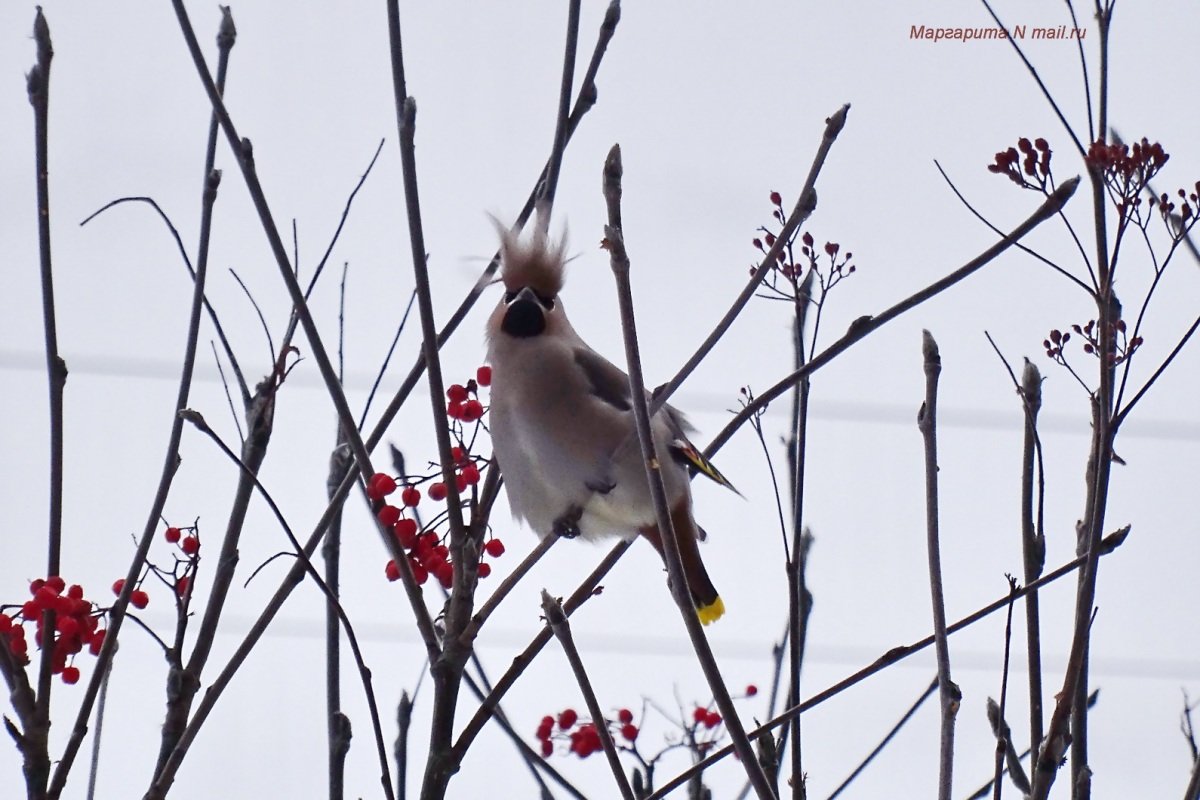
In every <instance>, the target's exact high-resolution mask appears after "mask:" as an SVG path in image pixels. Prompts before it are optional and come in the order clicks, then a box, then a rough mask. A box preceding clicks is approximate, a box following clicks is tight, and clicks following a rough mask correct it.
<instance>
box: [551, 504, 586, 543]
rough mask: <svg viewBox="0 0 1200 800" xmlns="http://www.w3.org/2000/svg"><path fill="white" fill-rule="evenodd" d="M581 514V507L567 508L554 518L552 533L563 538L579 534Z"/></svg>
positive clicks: (571, 537) (572, 537) (570, 537)
mask: <svg viewBox="0 0 1200 800" xmlns="http://www.w3.org/2000/svg"><path fill="white" fill-rule="evenodd" d="M582 516H583V509H582V508H580V507H579V506H571V507H570V508H568V509H567V510H566V513H564V514H563V515H562V516H561V517H559V518H558V519H556V520H554V535H555V536H558V537H560V538H563V539H574V538H575V537H576V536H578V535H579V519H580V517H582Z"/></svg>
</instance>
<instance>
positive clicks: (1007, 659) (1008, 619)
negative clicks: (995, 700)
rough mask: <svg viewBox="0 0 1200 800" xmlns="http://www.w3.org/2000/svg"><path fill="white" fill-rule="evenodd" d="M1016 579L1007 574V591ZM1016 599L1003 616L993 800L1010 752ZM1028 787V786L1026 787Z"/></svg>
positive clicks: (996, 796)
mask: <svg viewBox="0 0 1200 800" xmlns="http://www.w3.org/2000/svg"><path fill="white" fill-rule="evenodd" d="M1016 588H1017V579H1016V578H1014V577H1013V576H1011V575H1009V576H1008V589H1009V592H1014V591H1016ZM1015 603H1016V600H1015V598H1014V600H1013V602H1012V603H1009V604H1008V613H1007V614H1006V615H1005V617H1004V661H1003V664H1002V666H1001V668H1000V704H999V705H998V706H996V717H997V719H998V720H1000V723H1001V724H999V725H993V726H992V730H993V731H994V732H995V734H996V765H995V770H994V772H993V773H992V781H993V785H994V786H995V790H996V791H995V794H994V795H993V800H1000V795H1001V792H1002V784H1001V782H1000V775H1001V774H1002V773H1001V770H1003V768H1004V757H1005V755H1007V754H1008V753H1010V752H1012V751H1013V750H1012V730H1011V729H1010V728H1009V727H1008V723H1006V722H1004V714H1005V712H1006V711H1007V709H1008V666H1009V664H1010V663H1011V656H1012V618H1013V606H1014V605H1015ZM992 705H993V704H992V699H991V698H990V697H989V698H988V713H989V716H990V714H991V710H992ZM1026 788H1027V789H1028V787H1026Z"/></svg>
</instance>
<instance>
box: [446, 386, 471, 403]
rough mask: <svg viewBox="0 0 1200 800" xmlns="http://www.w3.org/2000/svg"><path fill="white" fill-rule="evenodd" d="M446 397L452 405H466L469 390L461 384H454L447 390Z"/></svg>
mask: <svg viewBox="0 0 1200 800" xmlns="http://www.w3.org/2000/svg"><path fill="white" fill-rule="evenodd" d="M446 397H447V398H449V400H450V402H451V403H464V402H466V400H467V388H466V387H465V386H463V385H462V384H460V383H452V384H450V388H448V389H447V390H446Z"/></svg>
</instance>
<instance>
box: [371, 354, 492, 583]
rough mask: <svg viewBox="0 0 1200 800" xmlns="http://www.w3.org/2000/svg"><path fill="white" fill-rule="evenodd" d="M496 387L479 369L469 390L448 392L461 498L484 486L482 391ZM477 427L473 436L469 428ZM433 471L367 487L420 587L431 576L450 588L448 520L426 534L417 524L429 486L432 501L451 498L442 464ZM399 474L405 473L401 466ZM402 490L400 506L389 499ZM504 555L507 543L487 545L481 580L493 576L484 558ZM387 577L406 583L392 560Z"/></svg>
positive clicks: (379, 477)
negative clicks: (478, 444)
mask: <svg viewBox="0 0 1200 800" xmlns="http://www.w3.org/2000/svg"><path fill="white" fill-rule="evenodd" d="M491 383H492V368H491V367H488V366H482V367H479V368H478V369H477V370H476V371H475V377H474V378H472V379H470V380H468V381H467V382H466V383H465V384H463V383H455V384H451V385H450V387H449V388H448V389H446V401H447V404H446V415H447V416H448V417H449V418H450V435H451V436H452V437H454V441H455V442H456V443H455V445H454V446H453V447H451V448H450V458H451V460H452V461H453V464H454V481H455V488H457V490H458V494H459V495H460V496H461V495H462V494H464V493H465V492H467V491H468V490H469V489H470V490H471V491H472V492H473V491H474V489H473V487H474V486H476V485H477V484H478V483H479V480H480V477H481V474H482V472H483V470H484V469H486V468H487V464H488V462H487V459H485V458H482V457H480V456H475V455H472V453H471V449H472V447H473V446H474V443H475V437H476V436H477V435H478V433H479V430H480V428H481V427H482V424H483V423H482V419H483V416H484V414H485V413H487V408H486V407H485V406H484V405H483V403H482V402H481V401H480V400H479V390H480V387H486V386H490V385H491ZM471 423H475V424H474V426H473V427H472V428H471V429H470V435H468V428H467V425H468V424H471ZM429 466H430V469H431V471H430V472H429V474H427V475H409V476H400V477H398V478H393V477H392V476H391V475H387V474H384V473H382V472H378V473H376V474H375V475H373V476H371V479H370V480H369V481H367V497H368V498H370V499H371V501H372V502H374V503H376V504H377V506H376V507H377V510H376V515H377V516H378V518H379V521H380V522H381V523H382V524H384V525H387V526H389V527H391V528H392V529H393V530H394V531H395V534H396V538H397V541H398V542H399V543H400V547H401V548H402V549H403V550H404V551H405V552H406V553H407V555H408V563H409V568H410V569H411V570H412V573H413V577H414V578H416V580H417V583H420V584H423V583H425V581H427V580H428V579H429V576H430V575H432V576H433V577H435V578H437V580H438V582H439V583H441V584H442V586H444V587H446V588H450V586H451V584H452V583H453V582H454V565H453V563H452V562H451V560H450V548H449V547H447V546H446V545H445V544H443V543H442V537H441V536H439V535H438V533H437V530H436V527H437V523H438V522H439V521H440V520H442V519H444V512H442V513H440V514H438V515H437V517H435V519H434V521H433V522H432V523H431V524H429V525H427V526H425V529H424V530H423V531H422V530H421V525H420V524H419V523H418V521H417V518H416V511H415V509H416V507H417V506H418V505H419V504H420V502H421V489H420V488H419V487H420V486H421V485H423V484H426V483H427V484H428V486H426V487H425V493H426V496H428V498H429V499H430V500H432V501H433V502H435V503H441V502H442V501H444V500H445V499H446V497H447V496H448V495H449V490H448V488H447V486H446V483H445V482H444V478H443V474H444V473H443V470H442V465H441V464H436V463H431V464H430V465H429ZM399 469H401V470H403V466H402V465H401V466H400V467H399ZM397 490H399V492H400V495H399V503H398V504H397V503H394V502H387V501H386V500H385V498H387V497H389V496H390V495H392V494H393V493H395V492H396V491H397ZM503 553H504V543H503V542H501V541H500V540H499V539H497V538H491V539H489V540H488V541H487V542H485V543H484V545H483V552H482V553H481V554H480V564H479V568H478V575H479V577H480V578H486V577H487V576H488V575H490V574H491V572H492V567H491V565H490V564H488V563H486V562H483V560H482V558H483V556H491V557H492V558H497V557H499V556H500V555H502V554H503ZM384 574H385V575H386V576H387V579H388V580H390V581H396V580H399V579H400V575H401V569H400V565H399V564H397V563H396V561H395V560H394V559H392V560H389V561H388V562H387V565H386V566H385V568H384Z"/></svg>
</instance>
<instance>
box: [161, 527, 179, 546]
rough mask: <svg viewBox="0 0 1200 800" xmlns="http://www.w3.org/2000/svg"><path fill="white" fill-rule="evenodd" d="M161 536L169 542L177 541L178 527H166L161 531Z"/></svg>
mask: <svg viewBox="0 0 1200 800" xmlns="http://www.w3.org/2000/svg"><path fill="white" fill-rule="evenodd" d="M163 538H164V539H166V540H167V541H168V542H170V543H171V544H175V543H176V542H178V541H179V528H167V529H166V531H164V532H163Z"/></svg>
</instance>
